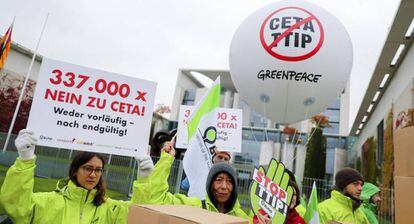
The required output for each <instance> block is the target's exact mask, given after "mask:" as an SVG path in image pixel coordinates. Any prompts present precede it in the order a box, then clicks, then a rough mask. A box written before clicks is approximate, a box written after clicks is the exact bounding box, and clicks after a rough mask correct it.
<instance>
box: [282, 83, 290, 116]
mask: <svg viewBox="0 0 414 224" xmlns="http://www.w3.org/2000/svg"><path fill="white" fill-rule="evenodd" d="M288 101H289V82H287V88H286V100H285V113H284V114H283V121H284V122H285V121H286V114H287V110H288Z"/></svg>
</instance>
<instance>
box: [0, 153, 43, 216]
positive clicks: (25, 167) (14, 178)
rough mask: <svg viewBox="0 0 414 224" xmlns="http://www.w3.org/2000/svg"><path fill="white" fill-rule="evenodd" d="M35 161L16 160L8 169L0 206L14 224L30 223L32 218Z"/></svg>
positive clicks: (0, 197)
mask: <svg viewBox="0 0 414 224" xmlns="http://www.w3.org/2000/svg"><path fill="white" fill-rule="evenodd" d="M35 167H36V165H35V159H32V160H28V161H22V160H20V158H17V159H16V161H15V162H14V164H13V165H12V166H11V167H10V168H9V170H8V171H7V174H6V178H5V179H4V182H3V186H2V187H1V191H0V205H1V207H3V209H4V211H5V213H6V214H7V215H8V216H9V217H10V218H11V219H12V220H13V222H14V223H30V220H31V219H32V216H33V208H34V205H35V203H34V200H33V186H34V169H35Z"/></svg>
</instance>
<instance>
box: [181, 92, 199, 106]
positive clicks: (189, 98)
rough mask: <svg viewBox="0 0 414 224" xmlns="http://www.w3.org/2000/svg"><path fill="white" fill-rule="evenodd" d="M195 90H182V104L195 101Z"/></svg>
mask: <svg viewBox="0 0 414 224" xmlns="http://www.w3.org/2000/svg"><path fill="white" fill-rule="evenodd" d="M195 96H196V90H195V89H188V90H186V91H185V92H184V98H183V102H182V105H194V103H195Z"/></svg>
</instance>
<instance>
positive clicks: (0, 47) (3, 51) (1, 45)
mask: <svg viewBox="0 0 414 224" xmlns="http://www.w3.org/2000/svg"><path fill="white" fill-rule="evenodd" d="M12 30H13V24H12V25H10V27H9V29H7V32H6V34H4V36H3V37H2V38H1V41H0V69H2V68H3V66H4V62H5V61H6V58H7V54H8V53H9V50H10V46H11V35H12Z"/></svg>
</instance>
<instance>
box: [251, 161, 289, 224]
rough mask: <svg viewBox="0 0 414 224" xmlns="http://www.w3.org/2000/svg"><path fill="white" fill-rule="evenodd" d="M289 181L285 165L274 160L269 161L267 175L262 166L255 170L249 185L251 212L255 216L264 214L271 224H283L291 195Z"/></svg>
mask: <svg viewBox="0 0 414 224" xmlns="http://www.w3.org/2000/svg"><path fill="white" fill-rule="evenodd" d="M289 179H290V177H289V174H288V173H287V172H286V171H285V165H283V163H279V162H277V161H276V160H275V159H272V160H271V162H270V165H269V168H268V170H267V173H266V172H265V169H264V168H263V167H262V166H260V167H259V169H257V168H255V170H254V172H253V180H252V183H251V185H250V203H251V205H252V210H253V212H254V213H255V214H256V215H257V214H261V215H263V214H262V213H263V212H264V213H266V214H267V215H269V216H270V218H271V220H272V222H273V223H284V221H285V219H286V215H287V212H288V208H289V205H290V202H291V200H292V195H293V188H292V187H291V186H288V184H289Z"/></svg>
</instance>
